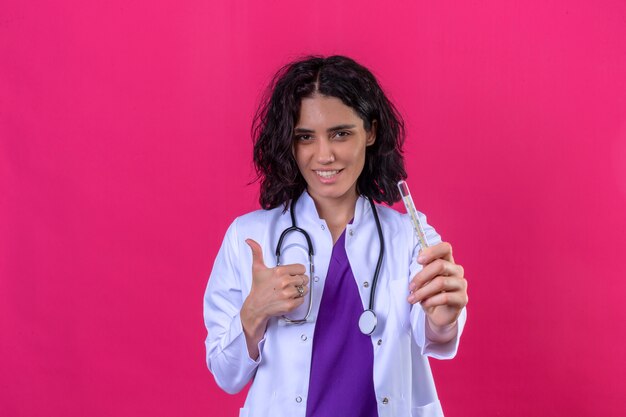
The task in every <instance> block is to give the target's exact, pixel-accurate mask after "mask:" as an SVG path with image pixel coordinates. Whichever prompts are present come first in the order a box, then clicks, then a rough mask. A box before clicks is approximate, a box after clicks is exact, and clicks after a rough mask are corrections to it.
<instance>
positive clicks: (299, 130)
mask: <svg viewBox="0 0 626 417" xmlns="http://www.w3.org/2000/svg"><path fill="white" fill-rule="evenodd" d="M355 127H356V125H347V124H346V125H337V126H333V127H329V128H328V129H326V131H327V132H335V131H337V130H347V129H354V128H355ZM293 131H294V133H315V131H314V130H311V129H305V128H303V127H296V128H295V129H294V130H293Z"/></svg>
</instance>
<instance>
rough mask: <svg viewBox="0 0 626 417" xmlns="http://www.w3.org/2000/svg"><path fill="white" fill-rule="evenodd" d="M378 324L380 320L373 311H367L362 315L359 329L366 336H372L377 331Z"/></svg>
mask: <svg viewBox="0 0 626 417" xmlns="http://www.w3.org/2000/svg"><path fill="white" fill-rule="evenodd" d="M377 324H378V318H377V317H376V313H374V311H373V310H370V309H367V310H365V311H363V312H362V313H361V317H359V329H360V330H361V333H363V334H364V335H370V334H372V333H374V330H376V325H377Z"/></svg>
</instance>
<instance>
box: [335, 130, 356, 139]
mask: <svg viewBox="0 0 626 417" xmlns="http://www.w3.org/2000/svg"><path fill="white" fill-rule="evenodd" d="M351 133H352V132H350V131H349V130H338V131H336V132H335V134H334V137H335V138H338V139H341V138H345V137H346V136H350V134H351Z"/></svg>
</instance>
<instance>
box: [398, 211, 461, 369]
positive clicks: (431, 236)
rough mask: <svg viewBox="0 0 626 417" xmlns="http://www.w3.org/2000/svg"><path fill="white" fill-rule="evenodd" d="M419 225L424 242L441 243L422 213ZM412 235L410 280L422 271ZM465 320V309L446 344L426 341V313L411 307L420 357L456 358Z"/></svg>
mask: <svg viewBox="0 0 626 417" xmlns="http://www.w3.org/2000/svg"><path fill="white" fill-rule="evenodd" d="M418 216H419V219H420V223H421V224H422V227H423V228H424V233H425V234H426V240H427V241H428V243H429V244H430V245H431V246H433V245H436V244H439V243H441V242H442V240H441V236H439V234H438V233H437V232H436V231H435V229H434V228H433V227H432V226H430V225H429V224H428V223H427V222H426V216H425V215H424V214H422V213H418ZM411 230H412V229H411ZM412 235H413V254H412V257H411V266H410V279H413V277H415V274H417V273H418V272H419V271H421V270H422V265H420V264H419V263H417V256H418V254H419V251H420V249H421V247H420V244H419V240H418V239H417V237H416V236H415V233H412ZM466 318H467V311H466V309H465V308H463V310H462V311H461V315H460V316H459V318H458V321H457V322H458V331H457V334H456V337H455V338H454V339H452V340H450V341H449V342H447V343H438V342H434V341H431V340H430V339H428V336H427V332H426V326H427V323H426V320H427V318H426V313H425V312H424V310H423V309H422V306H421V305H420V304H419V303H417V304H414V305H413V306H412V307H411V327H412V330H413V338H414V341H415V343H416V344H417V346H418V347H419V348H420V350H421V354H422V355H426V356H430V357H433V358H436V359H452V358H454V356H456V352H457V350H458V347H459V341H460V338H461V333H463V328H464V326H465V321H466Z"/></svg>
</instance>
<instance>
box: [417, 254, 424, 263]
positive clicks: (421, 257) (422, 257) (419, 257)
mask: <svg viewBox="0 0 626 417" xmlns="http://www.w3.org/2000/svg"><path fill="white" fill-rule="evenodd" d="M425 260H426V257H425V256H422V255H420V256H418V257H417V262H419V263H421V264H423V263H424V261H425Z"/></svg>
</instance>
